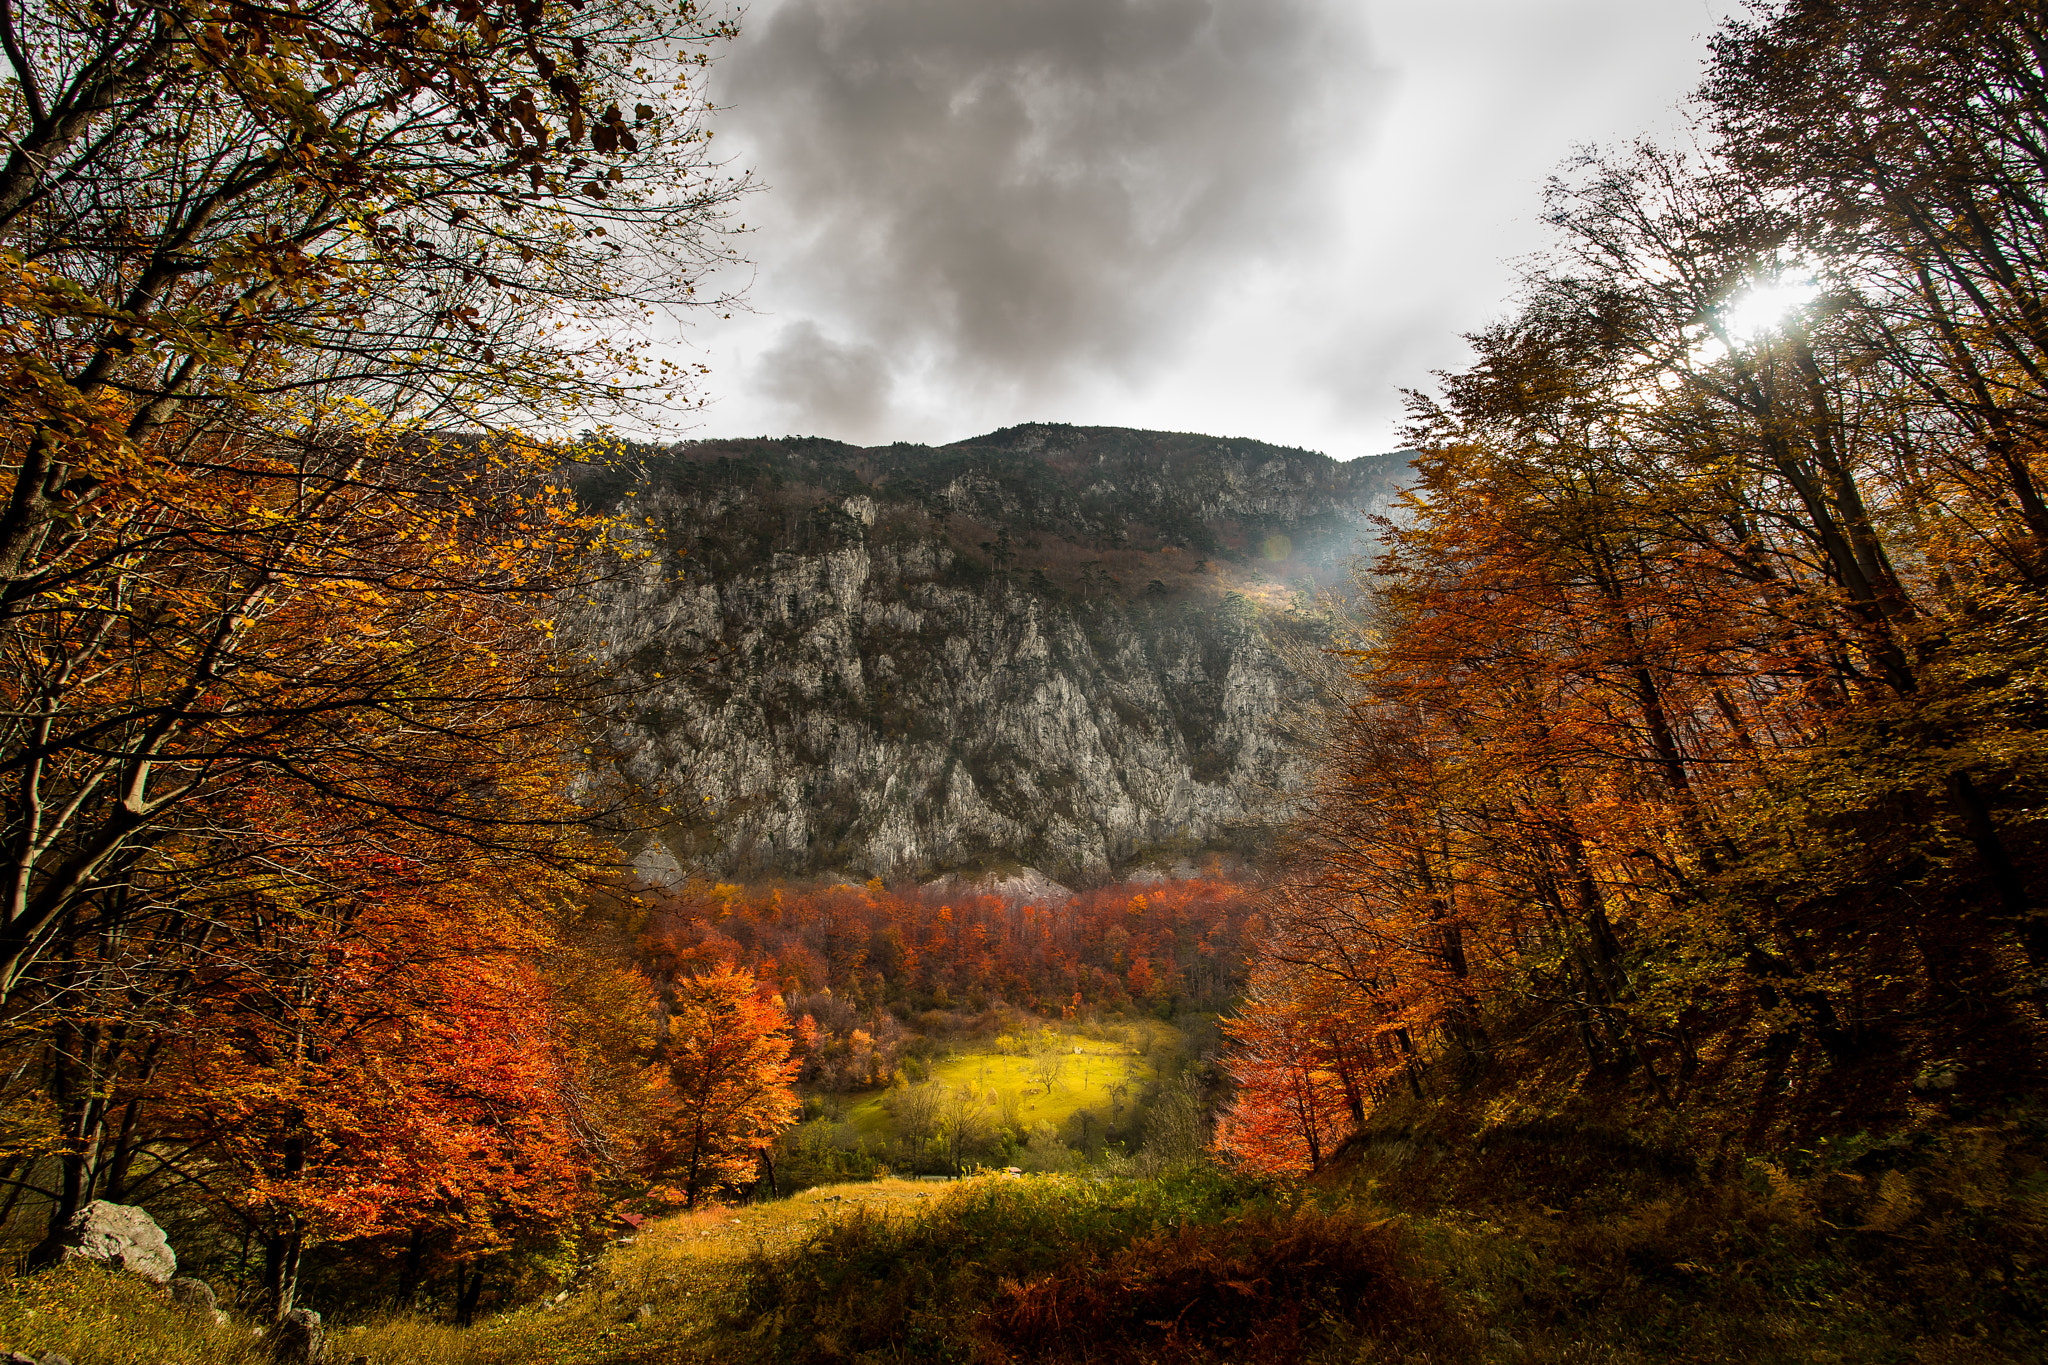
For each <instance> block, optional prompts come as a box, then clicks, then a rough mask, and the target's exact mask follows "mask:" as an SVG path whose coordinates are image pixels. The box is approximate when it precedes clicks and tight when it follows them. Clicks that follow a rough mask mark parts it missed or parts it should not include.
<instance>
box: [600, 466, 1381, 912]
mask: <svg viewBox="0 0 2048 1365" xmlns="http://www.w3.org/2000/svg"><path fill="white" fill-rule="evenodd" d="M1405 468H1406V457H1405V456H1404V455H1398V454H1397V455H1388V456H1381V457H1377V458H1374V459H1367V460H1358V461H1353V462H1351V463H1349V464H1339V463H1337V462H1335V461H1333V460H1330V459H1328V458H1327V457H1324V456H1321V455H1316V454H1313V453H1311V452H1308V451H1301V450H1289V449H1283V448H1280V447H1276V446H1268V445H1264V444H1261V443H1259V442H1255V441H1244V440H1221V439H1216V438H1211V437H1202V436H1188V435H1175V434H1163V433H1155V432H1138V431H1126V430H1120V429H1114V428H1074V427H1058V426H1026V427H1017V428H1012V429H1010V430H1007V431H1002V432H997V433H994V434H992V435H989V436H984V437H979V438H976V439H974V440H971V441H964V442H960V443H958V444H956V445H951V446H944V447H938V448H930V447H923V446H907V445H897V446H889V447H884V448H878V449H861V448H858V447H852V446H845V445H840V444H837V443H834V442H827V441H817V440H797V439H791V440H782V441H768V440H761V441H713V442H699V443H693V444H689V445H684V446H680V447H676V448H672V449H668V450H658V451H657V450H639V451H635V452H633V454H632V455H631V456H630V457H629V458H625V459H621V460H618V461H615V462H611V463H607V464H602V465H599V464H593V465H592V466H589V467H587V468H586V469H585V470H584V473H583V478H582V484H581V487H582V490H583V493H584V496H585V498H586V500H588V501H590V502H592V503H594V504H595V505H598V506H600V507H604V508H608V509H617V510H620V511H622V512H624V513H625V514H626V518H627V520H628V521H629V522H630V523H632V524H634V525H637V526H638V527H639V528H640V530H639V532H638V534H640V535H641V536H642V537H643V538H644V542H645V544H646V547H647V548H648V549H649V550H650V551H651V552H652V553H651V554H650V555H649V557H648V558H647V559H646V560H644V561H643V562H641V563H640V564H638V565H637V566H635V569H634V572H633V573H631V574H630V575H629V576H627V577H625V578H623V579H621V580H620V581H617V582H615V583H613V584H611V585H609V586H608V587H607V589H606V590H605V591H604V592H603V593H601V594H600V595H599V596H598V597H597V599H596V600H595V601H594V602H593V603H592V604H591V605H590V606H589V607H588V608H587V609H586V614H585V617H584V620H583V622H582V627H583V629H585V630H586V631H587V632H588V633H589V634H590V635H591V636H592V638H593V640H594V641H595V642H596V643H597V645H598V647H599V649H600V652H601V653H602V655H603V656H604V657H605V658H606V659H607V660H608V661H609V662H610V663H611V664H613V665H614V666H615V667H617V668H618V669H619V670H620V671H621V672H622V673H624V674H625V675H626V676H627V677H628V678H629V679H632V680H634V681H637V682H639V683H640V684H642V685H644V687H645V688H646V691H645V693H644V695H643V697H642V699H641V702H640V704H639V705H638V707H637V709H636V710H635V711H634V713H633V714H632V715H631V716H630V717H629V718H627V719H626V720H624V721H623V722H621V723H620V724H619V725H618V726H617V727H616V728H615V730H614V731H613V732H612V733H611V734H610V735H609V736H608V737H607V742H608V743H609V744H610V745H611V747H612V749H613V752H614V753H615V754H616V755H617V756H618V760H619V762H620V764H621V766H622V768H623V769H624V771H625V772H626V773H627V774H628V776H629V777H631V778H632V779H633V780H634V781H635V782H636V783H638V784H639V785H641V786H642V787H643V788H645V789H646V790H648V791H650V792H664V793H667V794H668V797H667V798H665V799H667V801H668V804H670V805H671V806H673V807H675V808H676V809H677V810H679V811H681V810H683V808H685V807H687V808H688V811H689V813H688V814H687V815H685V814H679V815H678V816H677V817H676V819H675V820H674V821H673V822H672V823H671V825H670V827H669V828H668V829H667V830H666V831H665V832H664V835H663V838H662V844H663V845H665V847H656V848H650V849H648V850H646V851H644V852H643V855H642V860H641V867H642V870H643V871H644V872H646V873H648V874H649V875H650V876H654V877H659V876H662V875H674V874H675V872H676V870H677V867H678V864H684V865H689V866H693V867H696V868H699V869H701V870H704V871H708V872H712V873H714V874H716V875H722V876H759V875H773V874H781V875H809V874H818V873H828V872H840V873H846V874H850V875H856V876H860V877H868V876H918V877H926V876H930V875H934V874H937V873H941V872H948V871H986V870H990V869H996V868H1005V867H1014V866H1016V865H1019V864H1023V865H1030V866H1034V867H1038V868H1042V869H1044V870H1045V871H1047V872H1049V873H1051V874H1052V875H1054V876H1056V877H1060V878H1065V879H1070V880H1083V881H1089V880H1099V879H1102V878H1106V877H1109V876H1111V875H1115V874H1117V873H1121V872H1124V871H1127V870H1129V869H1131V868H1133V867H1134V866H1137V865H1139V864H1142V863H1145V862H1148V861H1171V860H1173V859H1176V858H1184V857H1188V856H1192V855H1197V854H1200V853H1202V852H1204V851H1210V850H1235V851H1245V850H1248V849H1250V848H1252V847H1254V846H1256V845H1257V844H1258V843H1260V842H1261V839H1262V833H1263V831H1264V830H1266V829H1267V828H1269V827H1270V826H1271V824H1272V822H1273V821H1274V819H1275V818H1277V809H1276V806H1275V803H1274V801H1273V799H1272V798H1273V796H1274V794H1276V793H1284V792H1286V791H1289V790H1291V789H1292V788H1293V787H1294V786H1295V785H1296V784H1297V783H1298V781H1299V779H1300V777H1301V775H1302V771H1301V761H1300V759H1299V758H1298V757H1297V756H1295V755H1291V754H1289V753H1287V752H1285V751H1284V750H1283V749H1282V747H1281V746H1280V744H1279V742H1278V740H1277V739H1276V738H1275V737H1274V735H1273V734H1272V733H1271V728H1270V727H1271V722H1272V721H1273V720H1274V719H1275V717H1277V716H1278V715H1279V714H1280V713H1281V712H1282V710H1283V709H1284V708H1285V707H1286V706H1287V704H1288V703H1289V702H1290V700H1292V699H1294V698H1296V697H1298V696H1300V695H1301V685H1300V683H1299V682H1298V681H1297V680H1296V679H1295V678H1294V677H1293V676H1292V675H1291V673H1290V671H1289V669H1288V667H1287V666H1286V665H1285V664H1284V663H1283V662H1282V660H1281V659H1280V657H1279V656H1278V655H1277V654H1276V652H1275V651H1274V649H1273V648H1272V646H1271V644H1270V643H1269V640H1268V638H1267V635H1268V632H1269V630H1270V629H1271V628H1273V627H1274V626H1275V625H1278V626H1280V627H1281V628H1284V629H1291V630H1297V631H1309V632H1313V631H1315V630H1317V629H1319V628H1320V627H1319V626H1318V624H1317V621H1316V618H1315V617H1314V616H1313V615H1312V614H1305V613H1302V612H1299V611H1296V610H1294V608H1295V607H1297V606H1298V605H1300V603H1301V602H1302V599H1303V596H1304V594H1306V593H1309V592H1311V591H1312V590H1314V589H1315V588H1316V587H1318V586H1320V585H1325V584H1329V583H1331V582H1334V581H1337V580H1340V579H1341V578H1342V577H1343V576H1344V574H1345V572H1346V569H1347V566H1348V565H1349V563H1350V561H1351V559H1352V557H1353V556H1354V555H1355V554H1356V553H1357V552H1358V551H1359V549H1360V548H1361V546H1362V545H1364V544H1366V543H1368V541H1369V536H1370V532H1371V521H1370V518H1371V517H1373V516H1377V515H1383V514H1385V513H1386V512H1388V511H1389V510H1391V509H1392V507H1393V503H1394V498H1395V495H1396V490H1397V479H1398V477H1399V475H1400V474H1401V472H1402V471H1403V470H1404V469H1405Z"/></svg>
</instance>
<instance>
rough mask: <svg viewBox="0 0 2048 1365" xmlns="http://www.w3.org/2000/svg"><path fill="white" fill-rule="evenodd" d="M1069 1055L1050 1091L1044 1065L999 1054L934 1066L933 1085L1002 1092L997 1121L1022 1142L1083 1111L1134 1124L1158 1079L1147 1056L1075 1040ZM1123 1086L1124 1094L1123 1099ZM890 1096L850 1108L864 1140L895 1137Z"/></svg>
mask: <svg viewBox="0 0 2048 1365" xmlns="http://www.w3.org/2000/svg"><path fill="white" fill-rule="evenodd" d="M1061 1048H1062V1057H1061V1070H1060V1075H1059V1076H1058V1077H1057V1079H1055V1080H1054V1082H1053V1084H1052V1087H1051V1088H1050V1090H1048V1089H1047V1088H1046V1086H1045V1085H1044V1084H1043V1082H1042V1081H1041V1079H1040V1078H1039V1077H1038V1076H1037V1075H1035V1074H1034V1071H1035V1069H1036V1067H1037V1065H1038V1064H1037V1062H1036V1061H1035V1060H1034V1059H1033V1058H1031V1057H1030V1056H1028V1055H1018V1054H1015V1053H1008V1052H998V1051H976V1052H968V1053H961V1054H957V1055H955V1056H951V1057H947V1058H944V1059H943V1060H940V1061H938V1062H935V1063H934V1064H933V1065H932V1068H931V1074H930V1080H931V1083H932V1084H935V1085H940V1086H943V1087H945V1088H946V1089H948V1090H954V1089H958V1088H959V1087H961V1086H970V1087H972V1088H973V1090H974V1092H975V1093H976V1094H977V1095H980V1096H984V1097H985V1096H987V1095H988V1094H989V1092H991V1091H994V1092H995V1094H996V1096H997V1098H996V1100H995V1102H994V1104H993V1105H991V1106H990V1108H991V1110H992V1112H993V1117H994V1118H995V1120H996V1122H998V1123H1001V1124H1003V1125H1004V1126H1005V1127H1009V1128H1011V1129H1012V1131H1014V1132H1016V1133H1017V1134H1018V1136H1020V1137H1021V1136H1023V1135H1025V1134H1027V1133H1029V1132H1030V1131H1031V1130H1032V1129H1033V1128H1035V1127H1037V1126H1038V1125H1039V1124H1042V1123H1049V1124H1051V1125H1052V1126H1053V1127H1054V1128H1059V1127H1061V1126H1062V1125H1064V1124H1065V1123H1066V1122H1067V1121H1068V1120H1069V1119H1071V1118H1072V1117H1073V1116H1074V1115H1075V1114H1077V1113H1079V1112H1080V1111H1081V1110H1083V1109H1086V1110H1089V1111H1091V1112H1093V1113H1095V1114H1096V1115H1098V1116H1099V1117H1101V1118H1102V1119H1103V1120H1105V1121H1112V1115H1116V1116H1117V1117H1119V1118H1122V1117H1128V1116H1129V1114H1130V1112H1131V1106H1132V1104H1133V1103H1134V1102H1135V1101H1136V1100H1137V1098H1138V1092H1139V1091H1140V1090H1141V1089H1142V1088H1143V1086H1144V1084H1145V1083H1146V1082H1147V1081H1150V1080H1152V1079H1154V1076H1155V1073H1154V1071H1153V1068H1152V1065H1151V1063H1150V1062H1149V1061H1148V1060H1147V1057H1146V1054H1145V1053H1144V1052H1142V1051H1140V1050H1139V1049H1137V1048H1135V1047H1132V1046H1130V1045H1127V1044H1124V1043H1120V1042H1114V1041H1105V1040H1103V1039H1098V1038H1068V1039H1064V1040H1062V1043H1061ZM1076 1048H1078V1049H1080V1051H1079V1052H1078V1053H1077V1052H1076V1051H1075V1049H1076ZM1119 1086H1121V1087H1123V1090H1124V1093H1123V1094H1122V1095H1118V1094H1117V1093H1116V1090H1117V1088H1118V1087H1119ZM887 1097H888V1092H887V1091H879V1092H876V1093H873V1094H870V1095H866V1096H864V1097H862V1098H861V1099H858V1100H856V1101H854V1102H853V1103H852V1104H850V1105H848V1106H847V1108H846V1111H845V1122H846V1123H848V1124H849V1125H850V1126H851V1127H852V1128H853V1130H854V1133H855V1135H856V1136H858V1137H860V1138H862V1139H864V1140H867V1141H877V1140H881V1139H884V1138H887V1137H889V1136H890V1135H891V1133H892V1131H893V1130H892V1126H891V1123H892V1121H891V1119H890V1115H889V1111H888V1108H887V1106H886V1105H885V1103H884V1101H885V1100H886V1099H887Z"/></svg>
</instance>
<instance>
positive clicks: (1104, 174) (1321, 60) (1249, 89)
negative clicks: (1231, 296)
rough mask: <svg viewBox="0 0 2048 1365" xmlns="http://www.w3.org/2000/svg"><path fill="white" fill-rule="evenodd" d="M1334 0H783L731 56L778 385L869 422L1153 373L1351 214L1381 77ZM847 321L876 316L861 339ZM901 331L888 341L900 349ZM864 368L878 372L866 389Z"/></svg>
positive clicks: (795, 400)
mask: <svg viewBox="0 0 2048 1365" xmlns="http://www.w3.org/2000/svg"><path fill="white" fill-rule="evenodd" d="M1352 9H1353V6H1351V5H1345V4H1330V3H1327V2H1326V0H783V2H782V3H779V4H774V5H772V6H771V5H756V6H755V7H754V8H753V9H752V10H751V12H750V13H749V14H748V16H747V20H746V24H745V32H744V33H743V36H742V37H741V39H740V40H739V42H738V43H737V44H736V45H735V47H734V50H733V51H732V52H731V54H730V55H729V57H728V58H727V60H726V61H725V63H724V64H723V69H722V71H721V73H720V76H719V84H718V96H719V98H720V100H721V102H723V103H726V104H728V105H730V106H731V108H732V113H731V114H730V115H729V116H728V126H729V128H730V130H731V131H732V132H733V133H736V134H737V135H738V136H739V138H740V139H741V140H742V141H743V142H744V143H745V144H746V145H745V148H744V150H743V155H744V157H745V159H746V160H747V161H749V162H751V163H752V164H753V165H755V166H756V167H757V168H758V169H759V172H760V175H761V179H762V181H763V182H764V183H765V184H766V185H767V186H768V192H767V194H766V196H765V197H764V199H763V200H762V201H761V205H760V212H761V213H762V214H763V216H764V218H765V221H766V233H765V234H764V238H763V239H762V240H763V241H764V242H766V241H772V242H773V244H774V250H775V259H774V260H773V261H772V262H770V261H764V265H765V266H767V268H768V270H769V271H770V273H771V274H772V276H773V278H772V279H771V278H769V277H767V276H764V278H763V281H762V283H763V285H764V286H767V288H765V289H764V290H763V291H761V293H762V294H765V295H766V297H761V296H760V295H757V302H758V303H759V305H760V306H762V307H763V308H764V309H767V310H770V311H772V312H774V313H777V314H780V315H782V316H784V317H795V318H799V319H803V320H801V321H793V322H791V323H789V324H788V325H787V326H786V327H785V329H784V331H783V334H782V336H781V338H780V340H779V341H778V342H777V344H776V345H775V346H774V347H773V348H771V350H770V351H769V352H768V353H767V354H765V355H763V357H762V359H761V361H760V362H759V366H760V367H759V369H757V376H758V382H759V383H760V384H761V385H762V387H763V388H764V389H770V388H772V389H773V390H774V391H775V392H776V396H778V397H780V398H782V399H783V400H784V401H785V402H786V403H788V404H789V406H791V407H792V408H794V409H797V410H799V411H802V412H804V413H805V414H806V415H813V414H815V415H816V416H818V417H820V418H824V417H827V416H828V415H836V416H839V417H843V418H848V419H852V418H854V417H855V416H857V415H867V414H865V413H857V412H856V410H858V409H860V408H861V407H862V405H863V404H882V403H885V402H886V398H885V394H884V391H885V390H886V388H887V385H888V382H889V379H888V374H887V373H885V372H884V371H883V368H882V366H883V357H885V356H886V358H887V364H888V366H889V367H890V368H891V369H893V370H895V371H896V372H898V373H903V372H907V371H908V370H910V369H912V368H918V369H921V370H923V371H924V372H925V373H926V374H927V375H929V376H932V377H935V378H938V379H940V380H941V381H943V382H946V383H948V384H950V385H954V386H958V387H960V388H964V389H972V390H980V391H984V392H985V391H987V390H989V389H992V388H994V389H1015V390H1019V391H1026V392H1028V391H1030V390H1032V389H1036V388H1041V387H1043V386H1046V385H1049V384H1052V383H1055V382H1056V381H1057V380H1058V379H1060V378H1061V377H1062V376H1064V375H1068V374H1070V373H1072V372H1073V371H1074V370H1075V369H1076V368H1078V367H1093V368H1098V369H1100V368H1110V369H1128V368H1130V367H1132V366H1133V365H1135V364H1137V363H1139V362H1141V361H1143V360H1144V359H1145V358H1147V357H1148V356H1150V355H1151V354H1153V353H1155V352H1157V351H1159V350H1160V349H1162V348H1163V347H1164V346H1166V345H1168V344H1170V342H1171V341H1172V339H1173V338H1174V336H1175V334H1176V332H1177V331H1178V329H1180V328H1183V327H1185V326H1186V325H1188V324H1189V323H1190V322H1191V320H1192V319H1194V318H1195V317H1197V316H1198V315H1199V313H1200V311H1201V310H1202V308H1203V306H1204V304H1205V303H1206V302H1207V301H1208V300H1209V299H1210V298H1211V297H1212V296H1213V295H1214V293H1215V292H1216V291H1217V289H1218V288H1219V286H1227V285H1228V284H1229V283H1230V282H1232V281H1233V280H1235V279H1236V278H1239V272H1241V271H1243V270H1244V269H1245V268H1246V267H1247V266H1248V265H1249V264H1252V263H1255V262H1257V261H1260V260H1263V259H1271V258H1273V257H1274V256H1275V255H1276V254H1280V253H1285V252H1287V251H1288V250H1289V248H1291V247H1299V246H1301V245H1302V244H1304V243H1307V242H1311V241H1313V240H1314V239H1315V237H1316V236H1317V235H1318V234H1319V233H1320V232H1322V231H1324V230H1326V229H1327V227H1328V226H1329V221H1328V220H1329V217H1330V208H1329V205H1330V200H1329V198H1328V193H1329V191H1330V190H1331V189H1332V188H1333V187H1331V186H1329V185H1327V184H1326V183H1325V182H1324V179H1323V177H1322V175H1321V174H1320V172H1323V171H1325V170H1326V169H1327V163H1328V162H1329V161H1330V159H1331V157H1332V155H1333V154H1335V153H1337V152H1341V150H1342V149H1343V148H1345V147H1346V146H1348V145H1350V144H1353V143H1355V141H1356V140H1358V139H1361V138H1364V137H1366V136H1367V135H1368V131H1369V130H1368V129H1367V127H1366V126H1365V122H1366V119H1365V115H1364V110H1365V109H1366V108H1367V103H1368V101H1367V98H1366V97H1367V96H1368V95H1369V94H1370V90H1369V89H1368V88H1367V87H1368V85H1369V84H1370V83H1371V82H1374V81H1376V80H1377V76H1376V74H1375V73H1374V72H1373V70H1372V68H1371V66H1370V63H1369V62H1368V60H1367V56H1366V53H1365V51H1364V45H1363V39H1362V35H1361V33H1360V31H1359V29H1358V28H1357V27H1356V26H1355V24H1354V23H1353V22H1351V21H1350V20H1348V19H1346V18H1344V17H1343V15H1344V14H1346V13H1348V12H1350V11H1351V10H1352ZM814 318H824V319H827V320H828V322H827V330H828V331H830V332H833V333H837V334H841V335H850V336H854V337H857V338H859V340H858V341H857V342H856V343H853V344H852V345H850V346H849V345H844V344H836V343H834V342H832V341H831V340H829V339H828V337H827V335H826V333H825V332H821V331H820V330H819V328H818V326H817V325H816V324H815V322H813V321H812V320H811V319H814ZM877 348H880V349H877ZM864 386H866V387H865V390H864Z"/></svg>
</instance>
